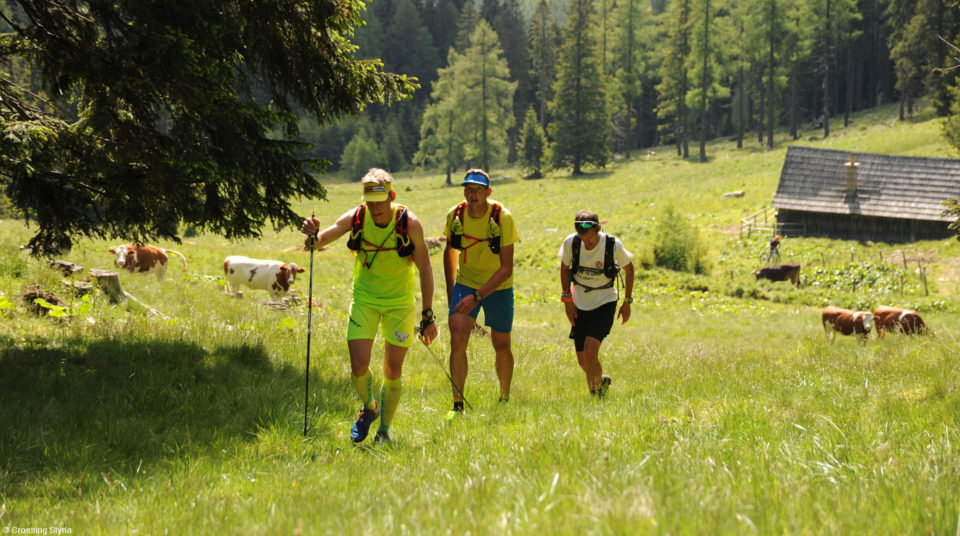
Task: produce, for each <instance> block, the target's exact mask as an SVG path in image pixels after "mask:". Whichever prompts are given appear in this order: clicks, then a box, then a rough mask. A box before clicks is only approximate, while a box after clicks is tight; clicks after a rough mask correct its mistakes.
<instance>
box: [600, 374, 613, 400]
mask: <svg viewBox="0 0 960 536" xmlns="http://www.w3.org/2000/svg"><path fill="white" fill-rule="evenodd" d="M611 383H613V378H611V377H610V376H607V375H606V374H604V375H603V378H602V379H601V380H600V396H604V395H606V394H607V389H610V384H611Z"/></svg>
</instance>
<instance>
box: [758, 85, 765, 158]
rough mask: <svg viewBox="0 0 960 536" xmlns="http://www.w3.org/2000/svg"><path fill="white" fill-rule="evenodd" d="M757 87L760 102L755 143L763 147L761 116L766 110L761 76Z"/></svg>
mask: <svg viewBox="0 0 960 536" xmlns="http://www.w3.org/2000/svg"><path fill="white" fill-rule="evenodd" d="M757 85H758V86H759V88H760V91H758V92H757V94H758V95H759V96H760V102H759V103H757V143H759V144H760V145H763V114H764V112H765V111H766V110H767V108H766V106H767V100H766V94H764V92H763V75H761V76H760V80H759V83H758V84H757Z"/></svg>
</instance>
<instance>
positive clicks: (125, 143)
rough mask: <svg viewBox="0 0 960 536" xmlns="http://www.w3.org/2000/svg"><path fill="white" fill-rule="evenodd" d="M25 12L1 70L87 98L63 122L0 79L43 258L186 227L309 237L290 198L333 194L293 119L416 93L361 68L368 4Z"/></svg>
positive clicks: (5, 147) (16, 165)
mask: <svg viewBox="0 0 960 536" xmlns="http://www.w3.org/2000/svg"><path fill="white" fill-rule="evenodd" d="M16 3H17V4H18V5H19V6H20V7H21V8H22V10H23V12H24V13H25V14H26V21H27V22H24V23H22V24H14V25H13V26H15V28H14V30H15V33H14V34H10V35H7V36H5V41H4V46H3V47H2V50H0V57H10V56H14V55H21V56H23V57H25V58H26V59H27V60H29V61H30V62H31V63H32V67H33V68H34V69H35V70H36V71H37V72H40V73H43V77H42V82H41V83H42V87H43V95H41V96H42V97H45V99H46V102H51V101H54V104H56V101H57V99H60V100H62V101H66V98H71V99H72V98H76V99H77V100H76V101H75V102H76V106H77V113H76V114H75V115H73V114H65V113H64V110H65V109H66V108H59V109H58V108H54V107H53V106H51V105H49V104H47V103H46V102H44V101H43V100H38V99H35V98H34V97H33V96H32V95H31V94H30V93H28V92H26V91H23V89H22V88H17V87H16V86H15V85H10V84H7V83H6V80H0V99H2V104H0V177H2V179H0V182H3V183H4V184H5V185H6V187H7V188H6V189H7V193H8V194H9V195H10V198H11V200H12V202H13V203H14V204H15V205H16V207H17V208H18V209H20V210H22V211H24V212H26V213H27V214H28V215H29V216H30V217H31V219H33V220H34V221H36V222H37V224H38V225H37V227H36V229H37V234H36V235H35V236H34V237H33V238H32V239H31V240H30V245H31V246H32V247H33V251H34V252H37V253H40V252H45V253H55V252H57V251H60V250H62V249H63V248H68V247H70V245H71V243H72V241H73V240H74V238H75V237H77V236H90V237H97V238H107V237H122V238H123V239H124V240H141V241H147V240H155V239H158V238H161V239H168V240H174V241H176V240H179V237H178V230H179V228H181V225H182V224H190V225H193V226H194V227H196V228H198V229H199V230H205V231H211V232H215V233H219V234H222V235H224V236H226V237H227V238H241V237H256V236H259V234H260V232H261V229H262V227H263V226H264V225H265V224H266V223H267V222H272V223H273V224H274V226H275V227H279V226H286V225H299V223H300V221H302V217H303V216H302V214H297V213H296V212H294V211H293V209H292V208H291V206H290V202H289V200H290V199H291V198H294V197H308V198H316V197H322V196H323V193H324V190H323V187H322V186H321V185H320V184H319V182H318V181H316V180H315V178H314V177H313V176H312V175H311V174H310V173H309V171H310V169H311V168H310V166H306V165H305V164H308V163H305V162H302V161H301V160H300V158H299V156H298V151H300V150H302V149H303V148H304V146H303V144H302V143H300V142H299V141H298V131H297V119H298V118H297V113H303V114H310V115H313V116H314V117H315V118H317V120H318V121H320V122H321V123H325V122H328V121H331V120H333V119H335V118H338V117H340V116H341V115H344V114H352V113H355V112H357V111H358V110H361V109H363V108H364V107H365V106H366V105H368V104H369V103H373V102H390V101H394V100H396V99H398V98H402V97H404V96H407V95H409V94H410V93H411V92H412V91H413V89H414V88H415V84H414V82H413V81H412V80H410V79H409V78H406V77H404V76H398V75H394V74H389V73H385V72H383V71H382V68H381V66H380V64H379V63H378V62H375V61H359V60H357V59H356V58H355V53H356V48H355V46H354V45H352V44H351V43H350V40H349V39H350V37H351V36H352V35H353V32H354V29H355V28H357V27H358V26H359V25H360V24H362V16H363V12H364V9H365V8H364V3H363V2H361V1H360V0H343V1H338V2H333V1H330V0H318V1H313V2H299V3H298V4H297V8H296V9H289V8H288V7H287V6H286V5H285V4H284V3H280V2H242V1H237V0H194V1H191V2H167V1H162V0H112V1H110V2H93V1H84V0H76V1H71V2H50V1H47V0H17V2H16ZM9 22H10V21H8V23H9ZM34 93H35V92H34ZM61 96H65V97H61ZM332 156H336V155H332ZM326 163H327V162H315V163H314V164H317V165H319V166H320V167H323V165H325V164H326Z"/></svg>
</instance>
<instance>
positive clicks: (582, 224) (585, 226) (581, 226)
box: [573, 221, 600, 233]
mask: <svg viewBox="0 0 960 536" xmlns="http://www.w3.org/2000/svg"><path fill="white" fill-rule="evenodd" d="M573 226H574V228H576V230H577V232H578V233H582V232H583V231H587V230H590V229H593V228H594V227H600V223H598V222H595V221H575V222H573Z"/></svg>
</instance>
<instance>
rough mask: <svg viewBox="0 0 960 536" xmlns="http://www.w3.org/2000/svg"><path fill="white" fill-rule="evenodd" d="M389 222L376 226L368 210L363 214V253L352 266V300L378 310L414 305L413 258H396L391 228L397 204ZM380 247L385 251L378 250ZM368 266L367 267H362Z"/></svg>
mask: <svg viewBox="0 0 960 536" xmlns="http://www.w3.org/2000/svg"><path fill="white" fill-rule="evenodd" d="M391 207H392V208H393V212H392V213H391V214H392V215H391V217H390V223H389V224H387V226H386V227H378V226H377V224H376V223H374V222H373V217H372V216H370V213H369V211H366V212H365V213H364V215H363V244H362V246H361V247H362V250H361V251H358V252H356V259H355V260H354V263H353V301H355V302H357V303H363V304H367V305H374V306H377V307H402V306H405V305H410V304H412V303H414V301H415V300H414V290H415V288H416V281H415V277H414V264H413V256H412V255H410V256H408V257H400V256H399V255H397V237H396V234H395V233H394V227H395V226H396V221H397V211H398V210H403V208H402V207H400V206H399V205H396V204H393V205H391ZM380 244H383V246H382V247H383V248H385V249H384V250H381V251H377V247H378V246H380ZM365 263H366V264H369V265H370V267H369V268H367V267H366V266H364V264H365Z"/></svg>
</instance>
